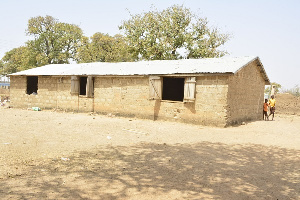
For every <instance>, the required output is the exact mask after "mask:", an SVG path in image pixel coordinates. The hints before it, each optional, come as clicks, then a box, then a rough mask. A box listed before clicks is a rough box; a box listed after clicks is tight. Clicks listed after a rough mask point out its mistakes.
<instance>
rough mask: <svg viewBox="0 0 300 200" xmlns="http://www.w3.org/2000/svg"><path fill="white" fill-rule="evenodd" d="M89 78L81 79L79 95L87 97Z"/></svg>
mask: <svg viewBox="0 0 300 200" xmlns="http://www.w3.org/2000/svg"><path fill="white" fill-rule="evenodd" d="M86 83H87V77H80V90H79V91H80V92H79V95H86Z"/></svg>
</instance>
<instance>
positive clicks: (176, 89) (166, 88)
mask: <svg viewBox="0 0 300 200" xmlns="http://www.w3.org/2000/svg"><path fill="white" fill-rule="evenodd" d="M184 80H185V78H169V77H164V78H163V94H162V100H170V101H183V97H184Z"/></svg>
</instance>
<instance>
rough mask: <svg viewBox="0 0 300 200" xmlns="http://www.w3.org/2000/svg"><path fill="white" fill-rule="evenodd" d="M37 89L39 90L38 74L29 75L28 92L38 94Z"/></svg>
mask: <svg viewBox="0 0 300 200" xmlns="http://www.w3.org/2000/svg"><path fill="white" fill-rule="evenodd" d="M37 90H38V77H37V76H27V90H26V94H29V95H30V94H33V95H36V94H37Z"/></svg>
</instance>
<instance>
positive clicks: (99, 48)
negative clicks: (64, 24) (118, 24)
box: [76, 33, 133, 63]
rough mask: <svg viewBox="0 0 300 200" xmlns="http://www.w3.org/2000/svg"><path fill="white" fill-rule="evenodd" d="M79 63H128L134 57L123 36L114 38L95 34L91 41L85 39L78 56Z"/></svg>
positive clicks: (82, 41)
mask: <svg viewBox="0 0 300 200" xmlns="http://www.w3.org/2000/svg"><path fill="white" fill-rule="evenodd" d="M76 60H77V61H78V62H81V63H83V62H126V61H132V60H133V58H132V55H131V54H130V53H129V51H128V46H127V44H126V43H125V41H124V37H123V36H122V35H115V36H114V37H112V36H109V35H108V34H103V33H95V34H94V35H93V36H92V37H91V38H90V39H89V38H87V37H83V38H82V40H81V45H80V47H79V48H78V52H77V55H76Z"/></svg>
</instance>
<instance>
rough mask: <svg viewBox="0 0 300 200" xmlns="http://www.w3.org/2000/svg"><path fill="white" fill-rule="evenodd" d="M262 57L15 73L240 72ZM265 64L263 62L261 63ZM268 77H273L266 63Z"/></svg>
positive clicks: (104, 64)
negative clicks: (269, 75)
mask: <svg viewBox="0 0 300 200" xmlns="http://www.w3.org/2000/svg"><path fill="white" fill-rule="evenodd" d="M256 59H258V61H259V63H261V62H260V60H259V58H258V57H255V56H245V57H222V58H205V59H183V60H155V61H139V62H120V63H107V62H97V63H81V64H51V65H45V66H42V67H37V68H33V69H29V70H25V71H21V72H17V73H14V74H10V75H11V76H16V75H26V76H38V75H55V76H72V75H164V74H165V75H167V74H168V75H169V74H197V73H236V72H237V71H238V70H239V69H240V68H242V67H244V66H246V65H247V64H248V63H250V62H252V61H254V60H256ZM261 67H262V64H261ZM262 71H263V73H264V77H265V80H266V81H269V79H268V77H267V75H266V73H265V71H264V69H263V67H262Z"/></svg>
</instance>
